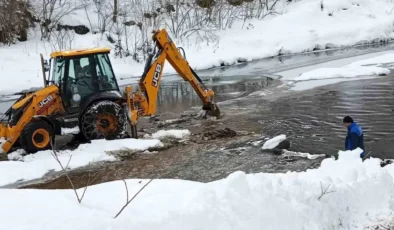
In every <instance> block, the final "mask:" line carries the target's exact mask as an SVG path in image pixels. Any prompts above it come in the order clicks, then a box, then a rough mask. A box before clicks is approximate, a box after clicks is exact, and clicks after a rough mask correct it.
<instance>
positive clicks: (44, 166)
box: [0, 129, 190, 186]
mask: <svg viewBox="0 0 394 230" xmlns="http://www.w3.org/2000/svg"><path fill="white" fill-rule="evenodd" d="M67 131H75V129H69V130H67ZM66 133H70V132H66ZM72 133H73V132H72ZM189 134H190V131H189V130H159V131H158V132H156V133H154V134H153V135H152V136H151V137H150V136H148V137H146V138H145V139H132V138H130V139H120V140H112V141H106V140H93V141H92V143H90V144H81V145H80V146H79V147H78V148H77V149H75V150H64V151H57V152H56V155H57V157H58V159H59V161H60V162H61V163H62V165H63V166H64V167H68V169H75V168H78V167H82V166H86V165H88V164H91V163H95V162H102V161H115V160H117V158H116V156H115V155H114V154H113V153H114V152H117V151H128V152H130V153H132V152H135V151H139V152H143V151H145V150H148V149H149V148H156V147H163V146H164V145H163V143H162V142H161V141H160V139H162V138H164V137H168V138H174V139H183V138H186V137H187V136H188V135H189ZM8 159H9V161H1V162H0V186H4V185H7V184H11V183H15V182H21V181H27V180H32V179H38V178H41V177H42V176H44V175H45V174H46V173H48V172H50V171H60V170H61V166H60V165H59V163H58V162H57V161H56V159H55V156H54V155H53V151H50V150H47V151H40V152H37V153H35V154H30V155H24V152H23V150H18V151H16V152H12V153H10V154H9V155H8Z"/></svg>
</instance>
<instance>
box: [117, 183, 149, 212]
mask: <svg viewBox="0 0 394 230" xmlns="http://www.w3.org/2000/svg"><path fill="white" fill-rule="evenodd" d="M152 181H153V179H150V180H149V181H148V183H146V184H145V185H144V186H142V188H141V189H140V190H139V191H138V192H137V193H136V194H135V195H134V196H133V197H132V198H131V199H129V189H128V187H127V183H126V181H125V180H123V183H124V186H125V188H126V199H127V201H126V204H125V205H123V207H122V208H121V209H120V210H119V212H118V213H117V214H116V216H115V217H114V219H116V218H117V217H118V216H119V215H120V214H121V213H122V212H123V210H124V209H125V208H126V207H127V206H128V205H129V204H130V203H131V202H132V201H133V200H134V199H135V198H136V197H137V196H138V194H139V193H140V192H142V190H144V189H145V188H146V186H148V185H149V184H150V182H152Z"/></svg>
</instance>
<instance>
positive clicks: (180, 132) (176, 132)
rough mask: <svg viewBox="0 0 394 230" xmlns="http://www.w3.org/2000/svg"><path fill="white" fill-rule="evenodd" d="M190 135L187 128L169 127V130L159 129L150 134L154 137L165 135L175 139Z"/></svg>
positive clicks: (160, 137)
mask: <svg viewBox="0 0 394 230" xmlns="http://www.w3.org/2000/svg"><path fill="white" fill-rule="evenodd" d="M189 136H190V131H189V130H187V129H171V130H159V131H157V132H155V133H153V134H152V136H151V137H152V138H154V139H163V138H166V137H170V138H175V139H184V138H187V137H189Z"/></svg>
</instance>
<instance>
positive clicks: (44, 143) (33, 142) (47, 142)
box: [20, 120, 55, 153]
mask: <svg viewBox="0 0 394 230" xmlns="http://www.w3.org/2000/svg"><path fill="white" fill-rule="evenodd" d="M54 137H55V136H54V132H53V129H52V127H51V126H50V125H49V124H48V123H47V122H46V121H43V120H36V121H31V122H30V123H29V124H27V125H26V126H25V127H24V128H23V130H22V133H21V136H20V143H21V145H22V148H23V149H24V150H25V151H26V153H36V152H38V151H43V150H47V149H50V148H51V140H52V139H53V138H54Z"/></svg>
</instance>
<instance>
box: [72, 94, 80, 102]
mask: <svg viewBox="0 0 394 230" xmlns="http://www.w3.org/2000/svg"><path fill="white" fill-rule="evenodd" d="M80 100H81V95H79V94H74V95H73V101H74V102H79V101H80Z"/></svg>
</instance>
